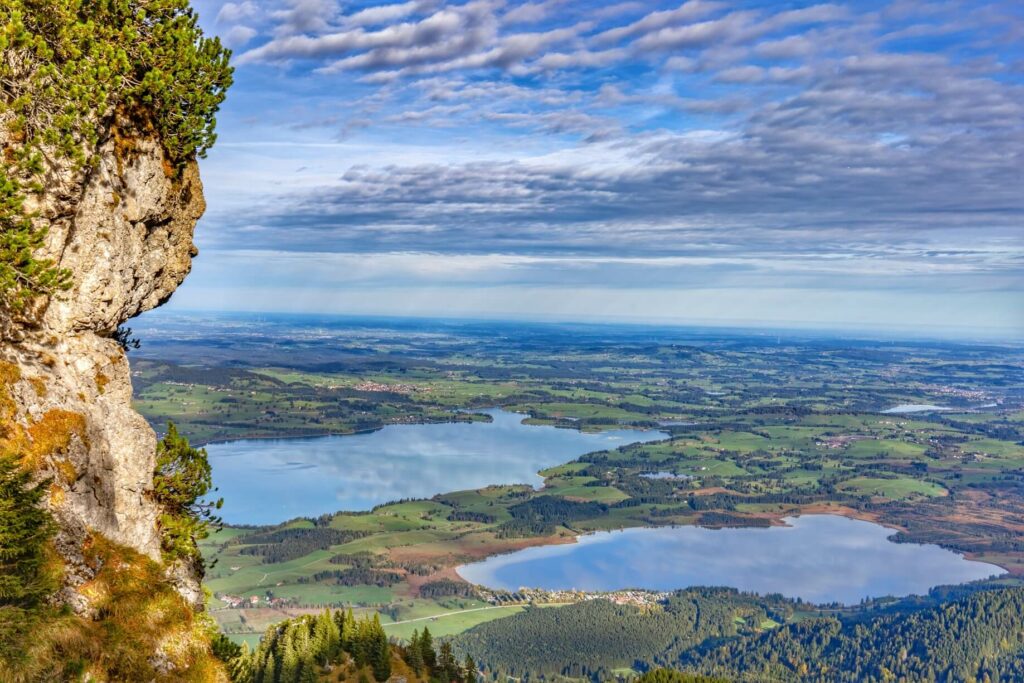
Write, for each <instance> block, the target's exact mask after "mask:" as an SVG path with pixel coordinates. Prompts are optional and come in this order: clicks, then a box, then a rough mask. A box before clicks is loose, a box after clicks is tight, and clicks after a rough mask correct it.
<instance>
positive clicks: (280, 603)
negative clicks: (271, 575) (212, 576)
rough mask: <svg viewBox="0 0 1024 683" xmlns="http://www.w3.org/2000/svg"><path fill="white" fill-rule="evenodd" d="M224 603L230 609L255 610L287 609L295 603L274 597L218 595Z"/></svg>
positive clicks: (291, 600)
mask: <svg viewBox="0 0 1024 683" xmlns="http://www.w3.org/2000/svg"><path fill="white" fill-rule="evenodd" d="M214 597H215V598H217V599H218V600H220V601H221V602H223V603H224V604H225V605H226V606H227V607H228V608H229V609H253V608H256V607H287V606H289V605H291V604H293V603H294V602H295V600H294V599H292V598H278V597H274V596H272V595H267V596H263V597H261V596H259V595H249V596H244V595H228V594H226V593H218V594H217V595H215V596H214Z"/></svg>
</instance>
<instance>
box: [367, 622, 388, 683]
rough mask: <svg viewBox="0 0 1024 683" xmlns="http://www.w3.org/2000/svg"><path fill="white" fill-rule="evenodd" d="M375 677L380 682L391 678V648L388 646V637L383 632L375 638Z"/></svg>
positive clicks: (373, 663)
mask: <svg viewBox="0 0 1024 683" xmlns="http://www.w3.org/2000/svg"><path fill="white" fill-rule="evenodd" d="M371 664H372V665H373V677H374V678H375V679H376V680H377V681H380V682H383V681H386V680H388V679H389V678H391V647H390V645H388V639H387V636H386V635H384V633H383V630H382V632H381V633H380V634H379V635H377V636H376V637H375V638H374V645H373V658H372V662H371Z"/></svg>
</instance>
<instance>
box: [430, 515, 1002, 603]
mask: <svg viewBox="0 0 1024 683" xmlns="http://www.w3.org/2000/svg"><path fill="white" fill-rule="evenodd" d="M817 507H818V508H819V509H814V510H812V509H810V508H808V509H805V510H799V511H792V512H786V513H783V514H780V515H778V516H776V517H775V518H774V519H772V525H771V526H770V527H756V526H729V527H702V526H700V525H696V524H666V525H660V526H653V525H644V526H631V527H624V528H620V529H614V530H600V531H587V532H582V533H575V534H573V535H571V536H568V537H565V538H566V540H564V541H560V542H559V543H558V545H564V544H566V543H568V544H574V545H576V546H577V548H582V547H583V546H584V544H586V543H589V541H587V540H586V539H588V538H592V537H597V536H601V535H603V536H606V539H605V540H604V541H595V542H594V546H595V547H602V546H604V547H607V546H606V545H605V541H610V542H611V543H614V542H615V540H616V539H615V535H616V534H624V533H629V532H633V533H634V534H636V532H646V531H655V530H668V529H678V530H684V529H703V530H706V531H712V532H719V531H742V530H746V531H751V530H755V529H756V530H768V529H771V528H776V529H778V528H797V526H798V525H797V523H796V522H797V521H798V520H800V519H801V518H812V520H813V522H814V523H818V522H820V521H821V520H827V519H828V518H833V519H834V520H839V519H843V520H850V521H856V522H862V523H866V524H870V525H873V526H877V527H879V528H884V529H886V530H900V529H899V527H896V526H894V525H892V524H882V523H880V522H878V521H877V520H874V519H865V517H869V516H870V515H863V514H849V513H856V511H854V510H850V509H846V510H839V509H837V508H836V507H832V508H830V509H829V508H828V506H817ZM821 507H825V509H820V508H821ZM829 523H831V522H829ZM718 540H721V538H719V539H718ZM884 541H885V544H884V547H883V550H888V551H890V552H894V553H903V554H906V553H908V552H910V551H909V550H904V549H903V548H900V549H899V550H897V549H895V548H892V547H891V546H916V547H917V548H920V549H921V550H926V549H927V551H928V552H930V553H932V554H935V553H936V552H937V551H939V550H942V551H944V553H946V554H948V555H947V557H948V559H949V560H950V561H952V562H953V563H955V564H956V565H957V566H958V567H961V568H966V565H963V564H962V563H964V562H967V563H970V564H971V565H975V564H977V565H983V566H984V567H983V566H977V567H973V566H972V567H970V569H974V570H976V571H984V570H985V569H984V568H985V567H987V568H991V569H993V570H997V571H993V572H992V573H991V574H988V575H987V576H980V575H979V576H978V577H977V578H969V579H966V580H954V581H945V580H940V581H937V582H936V583H934V584H932V586H931V587H937V586H942V585H966V584H971V583H976V582H984V581H990V580H993V579H1004V578H1012V577H1014V574H1013V573H1012V571H1010V570H1009V569H1008V568H1007V567H1004V566H1002V565H1000V564H999V563H997V562H993V561H991V560H986V559H981V558H976V557H973V556H972V554H969V553H962V552H958V551H956V550H953V549H950V548H944V547H942V546H941V545H938V544H934V543H927V544H923V543H899V542H896V541H893V540H892V537H891V535H890V536H886V537H885V539H884ZM890 544H891V545H890ZM545 545H546V544H539V545H537V546H532V547H531V549H537V548H540V549H542V548H544V547H545ZM519 553H521V551H520V550H509V551H506V552H500V553H493V554H491V555H488V556H487V557H486V558H485V559H484V560H476V561H474V562H470V563H466V562H463V563H460V564H458V565H456V566H454V567H446V568H445V570H444V573H445V575H446V576H449V577H450V576H452V575H454V576H455V577H458V580H461V581H463V582H465V583H467V584H470V585H474V586H476V587H478V588H479V589H482V590H484V591H485V592H488V593H489V592H491V591H494V590H498V591H499V592H500V591H502V590H505V591H511V590H515V589H513V588H512V587H511V586H509V585H503V586H495V585H493V584H494V582H495V581H498V582H500V581H501V579H498V578H497V576H496V575H495V574H494V573H492V574H491V576H492V579H491V580H490V581H489V582H488V583H483V582H480V581H476V580H474V578H479V576H477V577H472V576H471V575H470V573H469V572H467V571H466V569H467V568H469V567H473V568H474V570H476V571H485V569H484V565H486V564H488V563H489V562H491V563H492V564H494V569H492V570H491V571H492V572H497V571H499V570H500V569H501V568H502V567H503V566H504V565H503V564H502V563H501V562H500V561H499V562H497V563H493V562H492V560H495V559H498V558H501V557H507V556H511V555H515V554H519ZM559 555H562V554H561V553H560V554H559ZM954 558H956V559H955V560H954ZM537 559H541V561H543V558H542V557H539V558H537ZM549 559H550V557H549ZM534 561H536V560H535V559H533V558H531V559H525V558H524V559H523V560H522V561H521V562H520V563H511V564H520V565H521V564H529V563H530V562H534ZM605 562H607V558H606V559H605ZM951 567H952V565H951ZM549 571H550V570H545V571H544V572H541V575H542V576H545V580H548V577H549V574H548V572H549ZM712 585H714V586H717V585H721V586H725V587H732V588H735V589H737V590H740V591H742V592H752V593H758V594H768V593H774V592H781V593H783V594H784V595H787V597H789V598H798V597H802V598H803V599H805V600H807V601H808V602H810V603H811V604H818V605H820V604H831V603H833V602H839V603H841V604H843V605H844V606H847V607H849V606H851V605H853V604H854V602H853V600H850V601H845V602H844V601H843V600H821V601H815V600H809V599H808V598H806V597H804V596H800V595H796V594H793V595H790V594H788V593H787V592H785V591H780V590H759V589H755V588H750V587H744V586H738V585H734V584H733V583H723V584H717V583H708V582H705V581H698V582H687V580H686V579H683V580H681V581H680V585H676V586H674V587H671V588H670V587H667V586H658V587H654V586H650V585H633V586H626V585H622V586H616V587H614V588H613V587H609V586H604V587H602V588H578V587H576V586H560V587H557V588H556V587H552V586H548V585H544V586H538V585H531V584H529V583H522V584H521V588H523V589H526V588H529V589H530V590H536V591H538V592H540V593H543V592H545V591H547V592H553V593H560V592H565V591H577V592H580V593H582V594H588V595H602V594H615V593H619V592H624V591H630V590H636V591H644V592H648V593H663V592H665V591H673V590H683V589H687V588H692V587H697V586H712ZM931 587H929V588H928V589H927V590H924V591H922V592H918V591H916V590H910V591H908V592H905V593H903V594H902V595H895V596H893V597H897V598H903V597H909V596H912V595H924V594H926V593H927V591H928V590H930V589H931ZM862 597H870V598H872V599H878V598H884V597H889V594H888V593H880V594H878V595H872V596H862Z"/></svg>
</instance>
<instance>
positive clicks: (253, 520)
mask: <svg viewBox="0 0 1024 683" xmlns="http://www.w3.org/2000/svg"><path fill="white" fill-rule="evenodd" d="M487 412H488V413H489V414H490V415H491V416H492V417H493V418H494V421H493V422H489V423H484V422H474V423H452V424H429V425H394V426H390V427H385V428H384V429H381V430H379V431H376V432H371V433H367V434H354V435H351V436H326V437H320V438H315V439H280V440H247V441H233V442H230V443H223V444H212V445H210V446H207V451H208V453H209V454H210V462H211V464H212V465H213V478H214V483H215V484H216V485H217V486H218V487H220V492H219V495H223V496H224V500H225V503H224V509H223V510H222V513H223V515H224V519H225V520H227V521H228V522H231V523H235V524H269V523H273V522H281V521H284V520H286V519H290V518H292V517H297V516H316V515H320V514H323V513H325V512H335V511H337V510H367V509H369V508H371V507H373V506H374V505H377V504H379V503H383V502H386V501H389V500H397V499H399V498H419V497H429V496H432V495H434V494H437V493H444V492H447V491H457V490H460V489H469V488H479V487H482V486H486V485H488V484H513V483H523V484H534V485H538V484H540V483H541V482H542V481H543V480H542V479H541V477H540V476H538V475H537V471H538V470H541V469H544V468H545V467H551V466H553V465H558V464H561V463H563V462H566V461H568V460H572V459H573V458H575V457H578V456H580V455H583V454H584V453H589V452H591V451H597V450H605V449H609V448H617V447H619V446H623V445H626V444H629V443H635V442H638V441H652V440H657V439H663V438H666V437H667V436H668V435H667V434H664V433H662V432H642V431H634V430H617V431H613V432H603V433H600V434H585V433H583V432H578V431H575V430H571V429H556V428H554V427H546V426H531V425H524V424H522V420H523V416H522V415H519V414H516V413H509V412H506V411H503V410H492V411H487Z"/></svg>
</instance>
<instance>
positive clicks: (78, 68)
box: [0, 0, 232, 312]
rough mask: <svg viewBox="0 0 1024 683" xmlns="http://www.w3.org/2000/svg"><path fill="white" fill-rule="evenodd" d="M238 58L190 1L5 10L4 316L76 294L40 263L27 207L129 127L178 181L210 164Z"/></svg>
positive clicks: (0, 286) (0, 176)
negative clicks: (154, 145)
mask: <svg viewBox="0 0 1024 683" xmlns="http://www.w3.org/2000/svg"><path fill="white" fill-rule="evenodd" d="M229 58H230V52H229V51H228V50H226V49H225V48H224V47H223V46H222V45H221V44H220V41H219V40H218V39H217V38H206V37H204V35H203V33H202V31H201V30H200V28H199V26H198V23H197V18H196V15H195V13H194V11H193V10H192V8H191V7H190V6H189V0H4V2H3V3H0V125H2V126H4V128H5V130H3V131H0V140H6V141H7V145H6V146H5V147H4V149H3V150H0V151H2V154H0V307H4V308H8V309H10V310H13V311H19V312H20V311H23V310H25V309H26V308H27V307H28V306H29V304H30V303H31V301H32V300H33V299H35V298H36V297H38V296H40V295H54V294H56V293H58V292H60V291H63V290H66V289H68V288H69V287H70V285H71V279H70V274H69V273H68V272H67V271H65V270H62V269H60V268H58V267H57V266H56V264H54V263H53V262H52V261H50V260H47V259H39V258H36V253H37V252H38V250H39V248H40V247H41V246H42V244H43V241H44V240H45V238H46V227H45V225H40V224H39V221H38V220H37V218H38V217H37V216H34V215H32V214H31V213H30V212H28V211H26V208H25V204H26V199H27V198H28V196H29V195H31V194H34V193H39V192H41V191H42V189H43V183H44V180H45V177H46V174H47V173H49V172H52V171H53V170H54V169H56V168H58V167H59V168H71V169H74V170H79V171H82V170H85V169H87V168H88V167H90V166H91V165H93V164H95V163H96V160H97V157H96V154H97V150H98V149H99V147H100V145H101V144H103V143H104V142H105V141H106V140H107V139H109V138H110V137H111V136H113V135H117V134H118V132H117V130H116V127H117V122H118V121H119V120H124V119H127V120H130V121H132V123H133V125H132V127H133V128H135V129H137V130H139V131H145V132H148V133H152V134H154V135H155V136H156V137H157V138H158V139H159V140H160V141H161V143H162V144H163V146H164V149H165V150H166V152H167V156H168V159H169V162H170V164H171V168H172V171H173V170H174V169H176V168H180V166H181V165H182V164H184V163H186V162H187V161H189V160H191V159H194V158H195V157H197V156H199V157H202V156H205V154H206V151H207V150H208V149H209V147H210V146H211V145H212V144H213V143H214V141H215V140H216V134H215V132H214V129H215V127H216V118H215V116H216V113H217V110H218V109H219V107H220V104H221V103H222V102H223V100H224V96H225V93H226V91H227V88H228V87H229V86H230V85H231V81H232V69H231V66H230V64H229Z"/></svg>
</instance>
